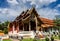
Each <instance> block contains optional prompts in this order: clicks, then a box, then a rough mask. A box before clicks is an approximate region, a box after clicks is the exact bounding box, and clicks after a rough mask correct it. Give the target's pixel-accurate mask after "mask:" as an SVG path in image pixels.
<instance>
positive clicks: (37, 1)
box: [22, 0, 57, 8]
mask: <svg viewBox="0 0 60 41" xmlns="http://www.w3.org/2000/svg"><path fill="white" fill-rule="evenodd" d="M22 1H23V3H26V2H27V1H30V2H31V3H30V5H33V4H34V5H36V8H38V7H41V6H43V5H49V4H50V3H52V2H55V1H57V0H22Z"/></svg>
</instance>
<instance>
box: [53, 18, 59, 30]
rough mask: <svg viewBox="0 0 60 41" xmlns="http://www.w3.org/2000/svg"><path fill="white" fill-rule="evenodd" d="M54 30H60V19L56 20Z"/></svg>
mask: <svg viewBox="0 0 60 41" xmlns="http://www.w3.org/2000/svg"><path fill="white" fill-rule="evenodd" d="M54 29H58V30H60V19H58V18H56V19H55V20H54Z"/></svg>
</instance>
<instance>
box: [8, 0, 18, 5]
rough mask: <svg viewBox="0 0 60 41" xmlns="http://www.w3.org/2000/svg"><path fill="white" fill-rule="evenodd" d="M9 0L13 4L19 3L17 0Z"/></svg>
mask: <svg viewBox="0 0 60 41" xmlns="http://www.w3.org/2000/svg"><path fill="white" fill-rule="evenodd" d="M7 2H8V3H10V4H11V5H16V4H19V3H18V2H17V0H7Z"/></svg>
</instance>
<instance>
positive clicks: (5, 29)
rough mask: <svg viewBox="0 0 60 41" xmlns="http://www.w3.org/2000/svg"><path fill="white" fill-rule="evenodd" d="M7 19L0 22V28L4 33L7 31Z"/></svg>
mask: <svg viewBox="0 0 60 41" xmlns="http://www.w3.org/2000/svg"><path fill="white" fill-rule="evenodd" d="M8 24H9V21H6V22H4V23H0V30H2V31H3V32H4V33H5V34H6V33H8V28H7V26H8Z"/></svg>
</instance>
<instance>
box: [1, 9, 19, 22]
mask: <svg viewBox="0 0 60 41" xmlns="http://www.w3.org/2000/svg"><path fill="white" fill-rule="evenodd" d="M18 15H19V12H17V11H15V10H13V9H9V8H0V21H7V20H9V21H13V20H14V19H15V18H16V17H17V16H18Z"/></svg>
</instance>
